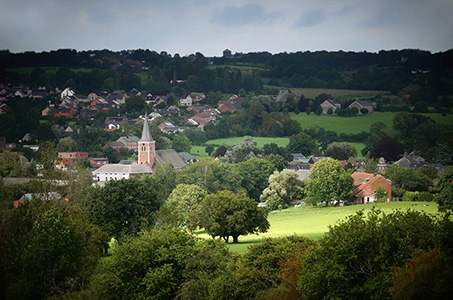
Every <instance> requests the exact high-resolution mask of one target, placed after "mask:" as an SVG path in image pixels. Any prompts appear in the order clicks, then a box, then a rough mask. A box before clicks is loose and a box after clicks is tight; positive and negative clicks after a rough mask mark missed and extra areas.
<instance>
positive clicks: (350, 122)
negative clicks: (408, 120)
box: [290, 112, 453, 136]
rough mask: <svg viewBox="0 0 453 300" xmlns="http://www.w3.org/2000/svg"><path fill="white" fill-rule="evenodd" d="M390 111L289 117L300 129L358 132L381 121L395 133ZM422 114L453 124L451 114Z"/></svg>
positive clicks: (291, 114) (368, 128)
mask: <svg viewBox="0 0 453 300" xmlns="http://www.w3.org/2000/svg"><path fill="white" fill-rule="evenodd" d="M394 114H395V113H392V112H373V113H371V114H367V115H359V116H354V117H339V116H337V115H320V116H317V115H315V114H310V115H308V116H307V114H305V113H300V114H298V115H296V114H295V113H290V117H291V119H293V120H296V121H298V122H299V123H300V125H301V126H302V129H305V128H307V127H315V126H319V127H322V128H324V129H325V130H331V131H335V132H336V133H338V134H340V133H348V134H351V133H360V132H362V131H367V132H369V131H370V126H371V124H373V123H376V122H383V123H384V124H385V125H387V129H386V130H385V131H386V133H387V134H389V135H392V136H393V135H395V134H396V131H395V130H394V129H393V128H392V124H393V116H394ZM422 115H424V116H427V117H430V118H432V119H433V120H434V121H436V123H438V124H453V115H452V114H449V115H447V116H442V115H441V114H440V113H426V114H422Z"/></svg>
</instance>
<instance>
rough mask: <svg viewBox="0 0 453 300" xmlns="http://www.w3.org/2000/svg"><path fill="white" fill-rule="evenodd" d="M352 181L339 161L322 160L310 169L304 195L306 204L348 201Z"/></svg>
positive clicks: (350, 194)
mask: <svg viewBox="0 0 453 300" xmlns="http://www.w3.org/2000/svg"><path fill="white" fill-rule="evenodd" d="M353 182H354V180H353V179H352V177H351V175H350V174H349V173H347V172H345V171H344V170H343V168H342V167H341V164H340V162H339V161H337V160H335V159H322V160H320V161H318V162H317V163H316V164H315V165H314V166H313V168H312V169H311V174H310V175H309V178H308V181H307V185H306V188H305V190H306V193H307V202H309V203H311V204H316V203H320V202H326V203H327V204H328V203H329V202H330V201H332V200H338V201H339V200H345V201H347V200H349V198H350V197H351V196H352V187H353Z"/></svg>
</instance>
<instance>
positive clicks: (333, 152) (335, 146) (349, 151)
mask: <svg viewBox="0 0 453 300" xmlns="http://www.w3.org/2000/svg"><path fill="white" fill-rule="evenodd" d="M326 155H327V156H330V157H332V158H335V159H340V160H341V159H349V158H351V157H356V156H357V149H356V148H354V147H353V146H351V145H350V144H348V143H344V142H334V143H332V144H329V146H327V149H326Z"/></svg>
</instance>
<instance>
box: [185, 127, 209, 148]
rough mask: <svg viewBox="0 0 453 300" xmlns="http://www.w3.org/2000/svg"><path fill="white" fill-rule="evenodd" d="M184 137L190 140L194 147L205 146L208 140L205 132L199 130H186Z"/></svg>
mask: <svg viewBox="0 0 453 300" xmlns="http://www.w3.org/2000/svg"><path fill="white" fill-rule="evenodd" d="M184 135H185V136H187V137H188V138H189V140H190V141H191V142H192V144H193V145H203V144H204V143H205V142H206V141H207V140H208V138H207V137H206V134H205V133H204V131H202V130H200V129H198V128H188V129H186V130H184Z"/></svg>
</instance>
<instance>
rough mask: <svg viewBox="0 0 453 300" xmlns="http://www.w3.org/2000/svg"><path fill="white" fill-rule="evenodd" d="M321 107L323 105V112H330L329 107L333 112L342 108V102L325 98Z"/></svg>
mask: <svg viewBox="0 0 453 300" xmlns="http://www.w3.org/2000/svg"><path fill="white" fill-rule="evenodd" d="M321 107H322V113H323V114H327V113H328V112H329V109H331V110H332V112H333V113H334V112H335V111H336V110H337V109H340V108H341V105H340V103H338V102H337V101H335V100H332V99H328V100H325V101H324V102H323V103H321Z"/></svg>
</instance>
